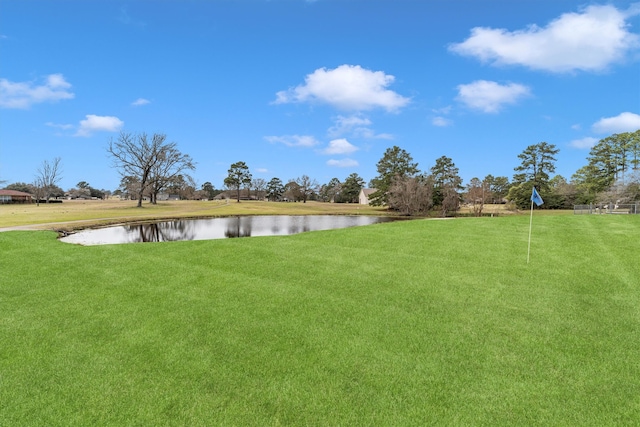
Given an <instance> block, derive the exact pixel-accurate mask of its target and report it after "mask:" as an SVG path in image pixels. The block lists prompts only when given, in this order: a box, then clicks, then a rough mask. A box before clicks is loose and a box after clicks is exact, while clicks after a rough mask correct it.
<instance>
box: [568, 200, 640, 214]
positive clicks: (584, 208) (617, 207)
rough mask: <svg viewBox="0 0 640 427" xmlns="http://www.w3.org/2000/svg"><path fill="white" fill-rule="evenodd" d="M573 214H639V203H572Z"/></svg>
mask: <svg viewBox="0 0 640 427" xmlns="http://www.w3.org/2000/svg"><path fill="white" fill-rule="evenodd" d="M573 213H574V215H588V214H640V203H638V202H636V203H597V204H590V205H574V206H573Z"/></svg>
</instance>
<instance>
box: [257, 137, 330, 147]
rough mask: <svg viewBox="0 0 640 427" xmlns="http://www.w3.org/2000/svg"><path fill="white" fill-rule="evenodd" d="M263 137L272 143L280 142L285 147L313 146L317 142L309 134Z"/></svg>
mask: <svg viewBox="0 0 640 427" xmlns="http://www.w3.org/2000/svg"><path fill="white" fill-rule="evenodd" d="M264 139H266V140H267V141H269V142H270V143H272V144H274V143H280V144H284V145H286V146H287V147H313V146H314V145H318V144H319V141H318V140H317V139H315V138H314V137H313V136H310V135H283V136H265V137H264Z"/></svg>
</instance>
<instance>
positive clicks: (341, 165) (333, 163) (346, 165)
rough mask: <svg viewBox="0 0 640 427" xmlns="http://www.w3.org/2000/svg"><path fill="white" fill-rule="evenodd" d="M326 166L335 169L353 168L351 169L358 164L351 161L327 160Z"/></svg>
mask: <svg viewBox="0 0 640 427" xmlns="http://www.w3.org/2000/svg"><path fill="white" fill-rule="evenodd" d="M327 165H328V166H333V167H336V168H353V167H356V166H359V164H358V162H357V161H356V160H353V159H341V160H336V159H331V160H327Z"/></svg>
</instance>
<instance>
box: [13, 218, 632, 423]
mask: <svg viewBox="0 0 640 427" xmlns="http://www.w3.org/2000/svg"><path fill="white" fill-rule="evenodd" d="M528 230H529V217H528V216H512V217H497V218H477V219H476V218H464V219H454V220H445V221H438V220H416V221H402V222H393V223H385V224H378V225H373V226H367V227H357V228H351V229H342V230H333V231H324V232H313V233H306V234H299V235H294V236H282V237H255V238H246V239H230V240H216V241H193V242H170V243H151V244H149V243H146V244H129V245H112V246H91V247H81V246H74V245H69V244H65V243H61V242H58V241H56V239H55V237H56V236H55V234H54V233H52V232H46V231H40V232H38V231H30V232H26V231H14V232H5V233H0V254H1V256H0V272H1V274H2V279H1V281H0V426H5V425H6V426H27V425H28V426H32V425H36V426H38V425H39V426H58V425H59V426H87V425H115V426H123V425H140V426H151V425H176V426H177V425H188V426H200V425H201V426H211V425H228V426H251V425H255V426H277V425H293V426H298V425H313V426H320V425H322V426H324V425H330V426H338V425H343V426H352V425H366V426H423V425H437V426H441V425H487V426H496V425H514V426H516V425H517V426H521V425H527V426H529V425H544V426H548V425H570V426H577V425H580V426H585V425H592V426H605V425H638V424H640V344H639V343H640V240H639V239H640V237H639V236H640V215H634V216H632V215H624V216H623V215H615V216H595V215H594V216H550V215H545V216H535V217H534V221H533V239H532V243H531V261H530V263H529V264H527V263H526V258H527V237H528Z"/></svg>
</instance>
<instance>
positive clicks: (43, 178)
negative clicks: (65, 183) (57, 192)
mask: <svg viewBox="0 0 640 427" xmlns="http://www.w3.org/2000/svg"><path fill="white" fill-rule="evenodd" d="M60 162H61V160H60V157H56V158H55V159H53V161H52V162H51V163H49V162H48V161H47V160H45V161H43V162H42V165H41V166H40V167H39V168H38V171H37V172H36V178H35V181H34V183H33V186H34V189H35V190H36V194H35V196H36V204H37V205H39V204H40V198H44V200H45V201H46V203H49V198H50V196H51V192H52V191H53V190H54V189H55V187H56V184H57V183H58V182H59V181H60V180H61V179H62V165H61V164H60Z"/></svg>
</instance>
